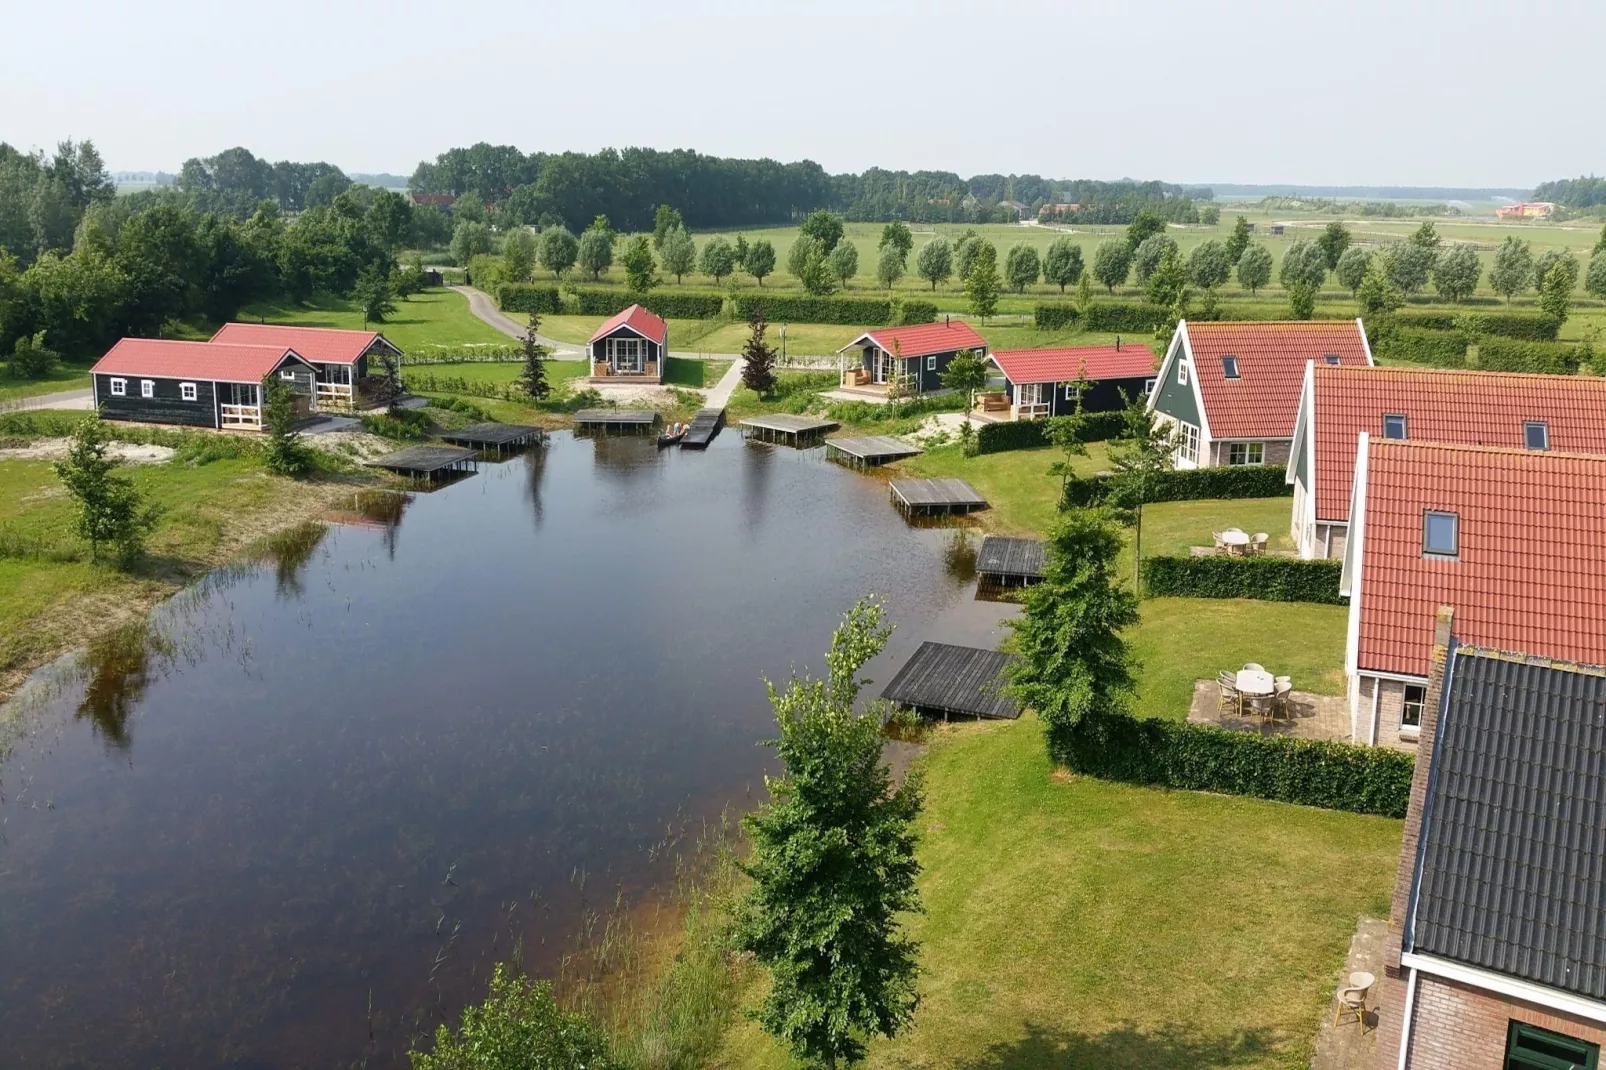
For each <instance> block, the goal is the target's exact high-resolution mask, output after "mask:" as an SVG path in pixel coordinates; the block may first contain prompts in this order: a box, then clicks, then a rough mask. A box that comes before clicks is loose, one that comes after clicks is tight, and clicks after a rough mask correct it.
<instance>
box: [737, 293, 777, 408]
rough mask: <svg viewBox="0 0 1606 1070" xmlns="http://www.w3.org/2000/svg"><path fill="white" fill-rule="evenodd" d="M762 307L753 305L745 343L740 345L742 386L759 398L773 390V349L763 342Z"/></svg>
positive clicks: (764, 326) (765, 325)
mask: <svg viewBox="0 0 1606 1070" xmlns="http://www.w3.org/2000/svg"><path fill="white" fill-rule="evenodd" d="M768 326H769V325H768V324H767V323H765V322H764V306H763V305H762V304H760V303H755V304H754V305H753V312H752V315H751V316H750V317H748V321H747V341H746V342H745V343H744V344H743V345H742V361H743V363H742V385H743V386H745V387H747V389H749V390H751V391H752V392H753V393H755V394H757V395H758V396H759V397H764V396H766V395H767V394H770V393H772V392H773V391H774V390H775V347H774V346H772V345H770V344H769V343H768V342H766V341H765V340H764V331H765V330H766V328H767V327H768Z"/></svg>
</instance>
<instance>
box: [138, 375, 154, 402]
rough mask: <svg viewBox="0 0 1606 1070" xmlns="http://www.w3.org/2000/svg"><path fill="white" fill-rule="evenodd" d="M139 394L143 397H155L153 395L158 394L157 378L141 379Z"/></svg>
mask: <svg viewBox="0 0 1606 1070" xmlns="http://www.w3.org/2000/svg"><path fill="white" fill-rule="evenodd" d="M139 396H140V397H142V398H153V397H155V396H156V380H155V379H141V380H140V381H139Z"/></svg>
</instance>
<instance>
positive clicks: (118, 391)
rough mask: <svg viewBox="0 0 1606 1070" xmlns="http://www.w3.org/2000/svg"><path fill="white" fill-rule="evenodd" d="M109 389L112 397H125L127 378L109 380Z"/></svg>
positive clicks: (126, 394) (126, 393)
mask: <svg viewBox="0 0 1606 1070" xmlns="http://www.w3.org/2000/svg"><path fill="white" fill-rule="evenodd" d="M111 391H112V397H114V398H126V397H127V396H128V380H127V379H113V380H111Z"/></svg>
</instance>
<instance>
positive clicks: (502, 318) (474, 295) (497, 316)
mask: <svg viewBox="0 0 1606 1070" xmlns="http://www.w3.org/2000/svg"><path fill="white" fill-rule="evenodd" d="M449 289H452V290H456V291H457V292H458V293H460V294H462V295H463V296H464V297H466V298H468V310H469V311H470V312H472V313H474V315H476V316H478V317H479V318H480V319H482V320H484V321H485V322H486V323H488V324H490V325H491V326H492V327H495V328H496V329H497V330H499V331H501V332H502V333H503V334H505V335H507V336H508V337H509V338H520V339H522V338H523V337H524V332H525V331H527V330H529V324H528V323H523V324H521V323H519V322H517V321H516V320H513V319H511V318H509V317H508V316H507V315H505V314H504V313H503V312H502V310H501V309H499V308H497V307H496V302H495V301H494V300H492V298H491V295H490V294H488V293H486V292H485V291H484V290H477V289H475V288H474V287H472V286H452V287H449ZM535 337H536V339H537V341H539V342H540V343H541V344H542V345H544V346H550V347H551V348H552V355H553V356H554V357H556V358H558V359H559V360H583V359H585V355H586V353H585V350H584V349H583V348H582V347H580V346H577V345H573V344H572V343H569V342H560V341H558V340H557V339H556V338H547V337H545V336H544V335H539V334H538V335H536V336H535Z"/></svg>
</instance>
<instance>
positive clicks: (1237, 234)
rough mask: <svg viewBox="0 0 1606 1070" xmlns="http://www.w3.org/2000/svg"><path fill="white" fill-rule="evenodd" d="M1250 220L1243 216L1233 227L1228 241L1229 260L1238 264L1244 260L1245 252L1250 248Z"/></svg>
mask: <svg viewBox="0 0 1606 1070" xmlns="http://www.w3.org/2000/svg"><path fill="white" fill-rule="evenodd" d="M1250 233H1251V232H1250V230H1249V220H1247V219H1245V218H1244V217H1243V216H1239V217H1238V222H1236V223H1234V224H1233V225H1232V236H1231V237H1229V238H1228V239H1227V259H1229V260H1231V261H1232V262H1233V263H1234V264H1236V263H1237V262H1238V261H1239V260H1241V259H1243V255H1244V250H1245V249H1247V248H1249V235H1250Z"/></svg>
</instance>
